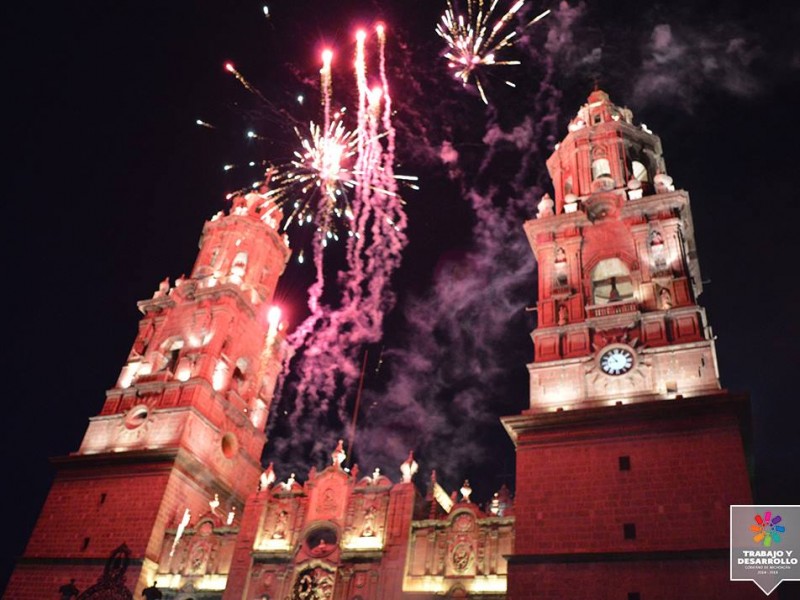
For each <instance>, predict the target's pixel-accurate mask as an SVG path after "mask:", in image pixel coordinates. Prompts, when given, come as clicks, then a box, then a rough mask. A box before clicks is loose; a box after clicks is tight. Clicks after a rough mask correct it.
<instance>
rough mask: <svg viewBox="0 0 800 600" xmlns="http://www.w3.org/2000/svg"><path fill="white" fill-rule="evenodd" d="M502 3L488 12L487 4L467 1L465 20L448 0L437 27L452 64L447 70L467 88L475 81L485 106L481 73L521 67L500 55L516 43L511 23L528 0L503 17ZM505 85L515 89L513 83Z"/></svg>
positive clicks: (494, 3) (495, 0)
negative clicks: (485, 70)
mask: <svg viewBox="0 0 800 600" xmlns="http://www.w3.org/2000/svg"><path fill="white" fill-rule="evenodd" d="M499 1H500V0H491V4H490V5H489V7H488V8H486V6H485V2H484V0H466V2H467V14H466V18H465V16H464V14H462V13H460V12H458V11H457V10H456V7H455V4H454V3H453V0H447V10H446V11H445V13H444V15H442V20H441V22H440V23H439V24H437V26H436V33H437V34H438V35H439V37H441V38H442V39H443V40H444V41H445V42H446V43H447V51H446V52H445V54H444V56H445V58H447V60H448V61H449V63H448V66H449V67H450V68H451V69H452V70H453V74H454V76H455V77H456V78H458V79H460V80H461V83H462V84H463V85H465V86H466V85H467V84H468V83H469V82H470V81H471V80H473V81H474V82H475V86H476V87H477V88H478V92H479V93H480V95H481V99H482V100H483V102H484V103H485V104H488V103H489V101H488V100H487V98H486V92H485V91H484V87H483V83H482V82H481V78H480V76H479V73H478V69H479V68H480V67H494V66H500V65H518V64H520V62H519V61H518V60H502V59H498V57H497V54H498V52H501V51H502V50H505V49H507V48H510V47H511V46H513V45H514V42H516V38H517V36H518V33H519V32H518V31H517V30H516V29H513V28H512V25H511V22H512V20H513V19H514V17H515V16H516V15H517V13H518V12H519V11H520V9H521V8H522V7H523V6H524V5H525V0H517V2H515V3H514V4H513V5H512V6H511V8H509V9H508V10H506V11H505V12H504V13H501V11H500V10H498V8H497V5H498V4H499ZM549 13H550V10H546V11H544V12H543V13H541V14H540V15H538V16H537V17H535V18H534V19H532V20H531V21H530V22H529V23H528V24H527V25H525V27H523V28H522V31H524V30H525V29H527V28H528V27H530V26H531V25H533V24H534V23H536V22H537V21H539V20H541V19H543V18H544V17H546V16H547V15H548V14H549ZM506 84H508V85H510V86H511V87H515V86H514V84H513V83H512V82H510V81H507V82H506Z"/></svg>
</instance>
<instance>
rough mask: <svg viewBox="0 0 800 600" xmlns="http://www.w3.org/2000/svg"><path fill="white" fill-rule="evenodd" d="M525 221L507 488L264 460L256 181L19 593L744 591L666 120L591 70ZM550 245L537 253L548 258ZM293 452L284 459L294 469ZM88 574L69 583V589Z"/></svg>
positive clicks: (728, 429) (732, 494)
mask: <svg viewBox="0 0 800 600" xmlns="http://www.w3.org/2000/svg"><path fill="white" fill-rule="evenodd" d="M547 168H548V170H549V173H550V175H551V178H552V182H553V191H554V198H553V197H551V196H550V195H548V194H545V196H544V197H543V198H542V199H541V201H540V202H539V204H538V214H537V216H536V218H534V219H532V220H530V221H528V222H527V223H525V225H524V231H520V235H526V236H527V239H528V241H529V243H530V246H531V249H532V251H533V255H534V256H535V260H536V262H537V264H538V301H537V319H538V323H537V327H536V329H535V330H534V331H533V333H532V339H533V346H534V359H533V362H532V363H531V364H529V365H528V366H527V368H528V371H529V374H530V398H529V406H528V408H527V409H525V410H524V411H522V413H521V414H517V415H509V416H506V417H504V418H503V419H502V423H503V425H504V427H505V429H506V431H507V432H508V435H509V436H510V437H511V439H512V440H513V442H514V445H515V447H516V453H517V467H516V478H515V479H516V485H515V490H514V494H513V496H512V494H511V493H510V491H509V490H507V489H505V488H501V489H500V490H497V492H496V493H495V494H494V497H493V498H492V499H491V500H490V501H489V502H488V503H487V504H486V505H483V506H479V505H478V504H476V503H474V502H473V501H472V500H471V488H470V485H469V483H468V482H464V485H463V486H462V487H461V489H460V490H459V491H458V492H454V493H452V494H448V493H447V492H446V491H445V490H444V489H443V488H442V487H441V486H440V485H439V484H438V483H437V481H436V475H435V473H431V474H425V475H424V476H423V474H422V473H419V474H418V471H419V466H418V465H417V463H416V461H415V460H414V456H413V453H411V454H409V456H408V458H407V460H406V461H405V462H403V463H402V464H399V465H396V470H395V471H393V472H381V470H379V469H375V470H374V471H373V472H368V473H361V472H359V471H358V469H357V468H356V467H354V468H352V469H345V468H343V466H344V464H343V463H344V459H345V452H344V449H343V443H341V442H340V444H339V445H338V446H337V447H335V448H331V449H330V451H331V454H330V460H329V462H328V463H327V464H326V465H324V466H322V468H320V467H321V466H320V465H316V466H311V465H309V466H310V467H311V468H310V471H309V472H308V473H297V474H295V473H292V474H290V475H289V477H288V478H286V479H284V480H278V479H277V478H276V475H275V472H274V470H273V466H272V465H269V466H267V467H266V468H265V467H264V466H263V465H262V464H261V462H260V461H261V455H262V451H263V449H264V445H265V443H266V437H265V434H264V431H265V427H266V421H267V418H268V415H269V411H270V405H271V403H272V401H273V393H274V389H275V384H276V380H277V378H278V376H279V373H280V369H281V365H282V363H283V361H284V359H285V351H284V338H285V334H286V332H285V329H284V324H283V322H282V320H281V315H280V311H279V310H277V308H276V307H274V306H273V305H272V301H273V296H274V293H275V288H276V286H277V284H278V280H279V278H280V276H281V273H282V272H283V270H284V267H285V265H286V262H287V261H288V259H289V256H290V254H291V252H290V249H289V244H288V240H287V239H286V237H285V236H284V235H282V234H280V233H279V226H280V223H281V219H282V215H281V214H280V211H279V210H277V209H276V207H275V206H274V205H273V204H272V203H271V202H269V201H267V200H265V198H264V197H263V196H262V195H261V194H259V193H256V192H252V193H250V194H247V195H245V196H242V197H238V198H236V199H234V202H233V205H232V207H231V209H230V210H229V211H228V212H227V213H226V212H220V213H218V214H217V215H215V216H214V217H212V218H211V219H210V220H209V221H208V222H207V223H206V224H205V226H204V229H203V233H202V237H201V240H200V249H199V252H198V255H197V260H196V262H195V265H194V267H193V269H192V271H191V275H190V276H189V277H186V278H179V279H178V280H177V281H175V282H174V284H172V285H171V284H170V282H169V281H168V280H165V281H164V282H162V284H161V285H160V286H159V288H158V290H156V292H155V293H154V294H153V297H152V298H149V299H147V300H143V301H141V302H139V304H138V307H139V310H140V311H141V313H142V318H141V320H140V323H139V328H138V332H137V335H136V338H135V340H134V341H133V345H132V347H131V350H130V353H129V355H128V358H127V361H126V363H125V364H124V365H123V366H122V368H121V372H120V375H119V378H118V380H117V382H116V385H115V386H114V387H113V388H112V389H110V390H108V391H107V392H106V396H105V401H104V403H103V405H102V407H101V408H100V411H99V413H98V414H97V415H96V416H94V417H92V418H91V419H90V421H89V425H88V427H87V429H86V433H85V435H84V437H83V441H82V443H81V445H80V447H79V448H78V449H77V450H76V451H75V452H73V453H71V454H70V455H68V456H64V457H60V458H57V459H54V461H53V462H54V467H55V469H56V475H55V480H54V482H53V485H52V488H51V490H50V493H49V495H48V497H47V500H46V502H45V504H44V507H43V508H42V512H41V515H40V517H39V519H38V522H37V523H36V526H35V528H34V531H33V532H32V534H31V536H30V539H29V541H28V544H27V547H26V550H25V552H24V555H23V556H22V557H21V558H20V559H19V560H18V562H17V565H16V568H15V570H14V573H13V574H12V577H11V580H10V582H9V584H8V588H7V590H6V593H5V597H6V598H9V599H13V600H28V599H30V600H33V599H36V600H39V599H41V598H48V597H56V594H57V593H59V589H61V592H60V593H61V597H62V598H72V597H77V598H80V599H81V600H84V599H85V600H90V599H92V600H100V599H104V600H105V599H112V600H113V599H118V598H119V599H123V598H140V597H145V598H147V599H148V600H151V599H154V598H159V597H163V598H170V599H174V600H212V599H216V600H220V599H222V600H284V599H291V600H306V599H317V600H355V599H359V600H367V599H378V598H381V599H383V598H386V599H400V598H419V599H424V598H434V597H446V598H448V597H449V598H476V599H477V598H481V599H485V598H494V599H498V600H499V599H501V598H509V599H512V600H522V599H531V600H534V599H537V600H538V599H541V600H549V599H562V598H563V599H566V598H572V599H574V598H579V599H583V598H586V599H589V598H592V599H599V598H602V599H606V598H608V599H615V600H616V599H619V600H650V599H655V598H659V599H665V598H676V599H677V598H681V599H688V598H697V599H701V598H702V599H707V598H719V599H725V600H729V599H746V598H756V597H760V593H759V592H758V591H757V589H756V588H755V586H751V585H749V584H745V583H731V582H730V581H729V578H728V545H729V531H728V509H729V505H731V504H749V503H751V491H750V481H749V476H748V469H747V463H746V451H747V444H748V439H747V436H746V433H745V432H746V431H747V429H748V427H747V424H748V420H749V400H748V398H747V397H746V396H742V395H736V394H732V393H729V392H728V391H726V390H724V389H723V388H721V386H720V382H719V373H718V369H717V359H716V353H715V347H714V336H713V335H712V333H711V329H710V327H709V325H708V323H707V320H706V315H705V312H704V310H703V308H702V307H701V306H700V304H699V303H698V299H699V296H700V294H701V292H702V278H701V276H700V268H699V262H698V257H697V253H696V250H695V237H694V228H693V225H692V214H691V209H690V203H689V194H688V193H687V192H686V191H685V190H681V189H680V188H677V187H676V186H675V185H674V183H673V180H672V178H671V177H670V176H669V175H668V174H667V169H666V165H665V161H664V158H663V155H662V149H661V142H660V140H659V138H658V137H657V136H656V135H655V134H653V133H652V132H651V131H650V130H648V129H647V127H646V126H644V125H637V124H635V122H634V119H633V115H632V113H631V111H630V110H628V109H627V108H622V107H619V106H616V105H615V104H614V103H612V102H611V100H610V99H609V96H608V95H607V94H606V93H605V92H603V91H601V90H595V91H593V92H592V93H591V95H590V96H589V98H588V99H587V101H586V103H585V104H584V105H583V106H582V107H581V108H580V109H579V111H578V113H577V115H576V116H575V117H574V118H573V119H572V120H571V121H570V123H569V127H568V132H567V134H566V136H565V137H564V138H563V139H562V141H561V142H560V143H559V144H557V145H556V147H555V150H554V152H553V154H552V156H551V157H550V158H549V159H548V161H547ZM531 260H533V257H532V259H531ZM278 470H279V469H278ZM70 586H71V587H70Z"/></svg>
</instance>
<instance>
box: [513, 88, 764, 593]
mask: <svg viewBox="0 0 800 600" xmlns="http://www.w3.org/2000/svg"><path fill="white" fill-rule="evenodd" d="M547 167H548V170H549V172H550V175H551V177H552V179H553V186H554V190H555V200H553V199H552V198H550V197H549V196H545V197H544V198H542V201H541V202H540V204H539V213H538V218H537V219H533V220H531V221H529V222H527V223H526V224H525V232H526V234H527V237H528V240H529V242H530V245H531V248H532V249H533V252H534V254H535V256H536V260H537V263H538V272H539V288H538V292H539V294H538V305H537V307H538V311H537V312H538V326H537V328H536V329H535V330H534V332H533V334H532V337H533V342H534V348H535V351H534V360H533V363H532V364H530V365H528V370H529V372H530V408H528V409H527V410H525V411H523V413H522V414H521V415H518V416H513V417H506V418H504V419H503V423H504V425H505V427H506V429H507V431H508V432H509V435H510V436H511V438H512V439H513V441H514V443H515V445H516V448H517V486H516V492H517V497H516V507H517V509H516V514H517V521H516V545H515V551H514V555H513V556H512V557H511V559H510V564H509V598H511V599H514V600H516V599H519V598H567V597H569V598H599V597H603V598H606V597H607V598H622V599H625V598H627V599H628V600H639V599H640V598H641V599H645V598H673V597H674V598H726V599H730V598H745V597H751V596H752V590H751V589H750V586H742V585H740V584H731V583H729V582H728V566H727V557H728V539H729V538H728V506H729V505H730V504H740V503H741V504H744V503H749V502H750V501H751V492H750V482H749V478H748V471H747V465H746V462H745V449H744V447H743V436H742V433H741V430H742V428H744V424H745V423H746V421H747V417H746V414H747V410H748V400H747V398H745V397H741V396H735V395H732V394H729V393H728V392H727V391H725V390H723V389H721V387H720V383H719V375H718V371H717V361H716V354H715V350H714V338H713V335H712V333H711V330H710V328H709V326H708V325H707V322H706V316H705V312H704V310H703V308H702V307H701V306H700V305H699V304H698V297H699V296H700V293H701V292H702V281H701V277H700V270H699V264H698V259H697V253H696V251H695V239H694V228H693V225H692V215H691V210H690V206H689V195H688V193H687V192H686V191H683V190H680V189H676V188H675V187H674V186H673V181H672V178H671V177H669V176H668V175H667V173H666V166H665V163H664V159H663V157H662V152H661V142H660V140H659V138H658V137H657V136H655V135H654V134H653V133H652V132H651V131H650V130H648V129H647V127H646V126H645V125H640V126H636V125H634V122H633V115H632V114H631V111H630V110H628V109H626V108H620V107H618V106H615V105H614V104H613V103H612V102H611V101H610V100H609V97H608V95H607V94H606V93H605V92H603V91H600V90H595V91H594V92H593V93H592V94H591V95H590V96H589V98H588V101H587V103H586V104H585V105H583V107H581V109H580V110H579V111H578V114H577V115H576V116H575V118H574V119H572V121H571V122H570V124H569V131H568V133H567V135H566V137H565V138H564V139H563V140H562V141H561V143H560V144H558V145H557V146H556V149H555V151H554V153H553V155H552V156H551V157H550V158H549V159H548V161H547ZM598 586H599V587H598ZM598 589H602V590H603V594H604V595H598Z"/></svg>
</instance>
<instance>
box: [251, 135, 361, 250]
mask: <svg viewBox="0 0 800 600" xmlns="http://www.w3.org/2000/svg"><path fill="white" fill-rule="evenodd" d="M295 132H296V133H297V136H298V138H299V139H300V145H301V149H302V151H296V152H295V158H294V160H292V161H291V162H290V163H289V164H288V165H287V166H286V167H285V168H283V169H281V170H279V172H278V174H277V175H275V176H274V178H273V179H272V181H271V184H272V189H271V190H270V191H269V192H268V193H267V195H268V196H269V197H271V198H272V199H273V200H274V201H275V202H276V203H277V204H279V205H281V206H282V208H283V209H284V212H285V213H287V214H288V215H289V216H288V217H287V218H286V221H285V222H284V225H283V227H284V229H286V228H287V227H289V225H291V224H292V223H293V222H295V223H297V224H299V225H303V224H305V223H314V225H316V227H317V228H318V229H320V230H321V231H322V233H323V234H324V237H323V240H322V243H323V245H324V244H326V243H327V240H328V239H331V238H334V237H335V238H337V239H338V235H337V233H336V228H335V221H334V217H337V218H342V217H345V218H348V219H350V218H352V211H351V209H350V205H349V200H348V194H347V189H346V188H351V189H352V188H354V187H355V185H356V181H355V175H354V173H353V171H352V168H351V165H352V163H353V161H354V156H355V154H356V144H357V138H356V135H355V132H353V131H350V130H348V129H347V128H346V127H345V125H344V123H342V122H341V121H333V122H331V123H330V124H329V125H328V127H327V129H325V128H323V127H321V126H319V125H317V124H316V123H314V122H311V123H309V129H308V133H307V134H303V133H301V132H300V130H298V129H295ZM287 209H289V210H287Z"/></svg>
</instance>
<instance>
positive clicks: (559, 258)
mask: <svg viewBox="0 0 800 600" xmlns="http://www.w3.org/2000/svg"><path fill="white" fill-rule="evenodd" d="M556 262H557V263H563V262H567V253H566V252H565V251H564V249H563V248H561V247H560V246H559V247H558V248H556Z"/></svg>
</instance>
